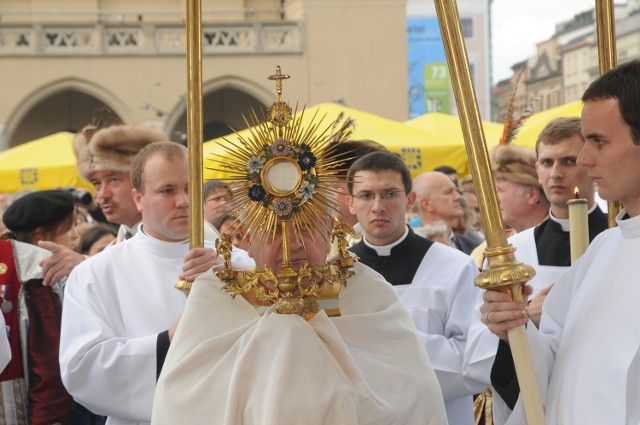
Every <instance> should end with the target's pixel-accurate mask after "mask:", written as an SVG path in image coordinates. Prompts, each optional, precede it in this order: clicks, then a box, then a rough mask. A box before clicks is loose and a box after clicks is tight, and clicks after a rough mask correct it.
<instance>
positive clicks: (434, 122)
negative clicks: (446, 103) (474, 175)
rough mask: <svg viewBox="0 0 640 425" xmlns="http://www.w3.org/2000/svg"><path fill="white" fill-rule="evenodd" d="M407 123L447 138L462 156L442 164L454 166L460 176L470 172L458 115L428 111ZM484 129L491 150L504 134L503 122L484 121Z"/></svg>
mask: <svg viewBox="0 0 640 425" xmlns="http://www.w3.org/2000/svg"><path fill="white" fill-rule="evenodd" d="M405 125H407V126H410V127H414V128H417V129H420V130H423V131H427V132H429V133H432V134H437V135H438V136H439V137H442V138H443V139H445V140H447V144H448V145H449V146H450V147H451V149H452V151H455V152H456V153H459V155H462V156H461V157H460V158H459V159H458V158H456V159H455V160H453V161H452V162H451V163H445V162H443V163H441V164H440V165H445V164H446V165H450V166H452V167H453V168H455V169H456V171H457V172H458V174H459V175H460V176H465V175H467V174H469V173H470V170H469V165H468V164H467V155H466V152H465V145H464V136H463V135H462V125H461V124H460V119H459V118H458V117H457V116H455V115H449V114H443V113H440V112H428V113H426V114H424V115H420V116H419V117H416V118H413V119H411V120H409V121H405ZM482 129H483V130H484V134H485V139H486V142H487V148H488V149H489V150H491V148H493V147H494V146H496V145H497V144H498V141H499V140H500V137H501V136H502V124H498V123H495V122H491V121H482ZM461 162H462V163H463V165H462V166H459V165H455V164H460V163H461Z"/></svg>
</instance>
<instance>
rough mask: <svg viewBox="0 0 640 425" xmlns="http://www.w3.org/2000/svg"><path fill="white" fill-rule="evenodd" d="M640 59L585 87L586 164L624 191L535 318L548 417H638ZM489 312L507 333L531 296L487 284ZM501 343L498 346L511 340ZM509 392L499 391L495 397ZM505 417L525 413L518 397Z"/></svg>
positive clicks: (603, 184)
mask: <svg viewBox="0 0 640 425" xmlns="http://www.w3.org/2000/svg"><path fill="white" fill-rule="evenodd" d="M639 99H640V61H637V60H635V61H632V62H628V63H626V64H623V65H620V66H618V67H617V68H614V69H612V70H610V71H608V72H606V73H605V74H603V75H602V76H601V77H599V78H598V79H597V80H596V81H594V82H593V83H592V84H591V85H590V86H589V87H588V88H587V90H586V92H585V93H584V95H583V97H582V101H583V102H584V106H583V110H582V134H583V136H584V138H585V142H584V143H585V144H584V147H583V148H582V150H581V151H580V154H579V156H578V164H579V165H582V166H584V167H586V168H587V170H588V172H589V176H590V177H591V178H592V179H593V181H594V182H595V183H597V184H598V187H599V193H600V195H601V196H602V197H603V198H604V199H607V200H620V201H622V204H623V206H624V210H623V211H622V212H621V213H620V214H618V216H617V217H616V222H617V224H618V227H615V228H612V229H609V230H606V231H604V232H602V233H601V234H600V235H599V236H598V237H596V238H595V239H594V241H593V242H592V243H591V245H590V246H589V248H588V249H587V251H586V252H585V254H584V255H583V256H582V257H581V258H580V260H578V261H577V262H576V264H575V265H574V266H572V267H571V268H570V269H569V271H568V272H567V273H566V274H565V275H564V276H563V277H562V278H561V279H560V280H559V281H558V282H557V283H556V284H555V286H554V288H553V290H552V291H551V292H550V293H549V295H548V296H547V298H546V300H545V303H544V306H543V313H542V320H541V322H540V328H539V329H537V328H536V327H535V326H528V327H527V334H528V337H529V343H530V345H531V349H532V354H533V356H532V357H533V358H534V359H535V362H534V367H535V369H536V375H537V378H538V382H539V386H540V394H541V398H542V400H543V404H544V405H545V414H546V421H547V422H546V423H547V424H548V425H554V424H632V423H633V424H638V423H640V402H639V400H640V326H638V323H637V313H636V312H637V302H638V299H639V298H640V285H638V279H637V273H638V272H637V266H636V264H637V261H638V252H640V120H638V113H639V112H638V111H640V100H639ZM484 300H485V303H484V305H483V306H482V307H481V312H482V320H483V322H484V323H485V324H486V325H487V326H488V327H489V329H490V330H491V331H492V332H493V333H495V334H496V335H498V336H499V337H500V338H501V339H503V340H505V341H506V340H507V339H508V338H507V334H506V332H507V330H508V329H512V328H514V327H517V326H521V325H522V324H524V323H526V322H527V318H526V316H525V315H524V314H523V310H524V309H525V304H524V303H516V302H511V301H510V300H509V299H508V297H507V296H505V294H503V293H500V292H491V291H487V292H486V293H485V295H484ZM508 349H509V348H508V346H507V344H501V346H500V348H499V355H500V350H508ZM501 401H502V400H501V399H499V398H498V397H494V403H500V402H501ZM506 423H507V424H521V423H525V419H524V416H523V409H522V403H521V400H518V401H517V403H516V405H515V408H514V410H513V413H512V414H511V416H510V417H509V418H508V420H507V422H506Z"/></svg>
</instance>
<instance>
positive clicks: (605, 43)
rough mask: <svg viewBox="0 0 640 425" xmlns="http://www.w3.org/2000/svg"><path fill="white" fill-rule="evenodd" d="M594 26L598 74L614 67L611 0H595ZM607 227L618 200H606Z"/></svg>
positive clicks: (612, 222) (618, 206) (612, 224)
mask: <svg viewBox="0 0 640 425" xmlns="http://www.w3.org/2000/svg"><path fill="white" fill-rule="evenodd" d="M596 24H597V25H596V26H597V31H598V61H599V62H600V75H602V74H604V73H605V72H607V71H608V70H610V69H612V68H615V67H616V63H617V56H618V55H617V51H616V18H615V14H614V7H613V0H596ZM607 209H608V216H609V227H615V226H616V216H617V215H618V213H619V212H620V211H621V210H622V203H621V202H620V201H609V202H607Z"/></svg>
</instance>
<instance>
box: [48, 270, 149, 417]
mask: <svg viewBox="0 0 640 425" xmlns="http://www.w3.org/2000/svg"><path fill="white" fill-rule="evenodd" d="M87 263H90V261H85V262H83V263H81V264H80V265H78V266H77V267H76V268H75V269H74V270H73V272H72V273H71V275H70V277H69V280H68V283H67V287H66V292H65V300H64V306H63V310H62V331H61V338H60V372H61V376H62V381H63V383H64V385H65V387H66V388H67V391H69V393H70V394H71V395H72V396H73V397H74V398H75V399H76V400H77V401H78V402H79V403H80V404H82V405H84V406H85V407H87V408H88V409H89V410H91V411H93V412H94V413H96V414H99V415H108V416H113V417H118V418H126V419H129V420H133V421H150V420H151V408H152V404H153V395H154V394H153V389H154V388H155V381H156V343H157V338H158V336H157V335H148V336H143V337H139V338H126V337H122V336H120V335H124V334H125V332H124V326H123V325H122V323H121V321H120V317H121V312H120V306H119V303H118V294H117V291H116V290H115V289H113V288H106V289H110V290H105V287H110V286H111V285H109V284H111V283H113V282H112V280H109V279H108V278H109V276H101V277H100V280H101V281H102V283H103V285H102V286H101V285H99V284H98V283H97V279H96V275H95V272H94V270H92V268H91V267H90V265H89V264H87ZM105 283H106V285H105Z"/></svg>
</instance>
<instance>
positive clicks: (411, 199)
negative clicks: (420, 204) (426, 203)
mask: <svg viewBox="0 0 640 425" xmlns="http://www.w3.org/2000/svg"><path fill="white" fill-rule="evenodd" d="M416 196H417V195H416V193H415V192H414V191H411V192H409V194H408V195H407V211H411V208H413V204H414V203H415V202H416Z"/></svg>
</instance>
